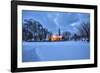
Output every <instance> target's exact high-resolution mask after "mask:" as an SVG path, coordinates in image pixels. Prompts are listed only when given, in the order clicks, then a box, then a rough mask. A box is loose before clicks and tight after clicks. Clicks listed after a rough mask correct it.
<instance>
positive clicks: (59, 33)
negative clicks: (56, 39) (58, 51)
mask: <svg viewBox="0 0 100 73" xmlns="http://www.w3.org/2000/svg"><path fill="white" fill-rule="evenodd" d="M58 35H59V36H60V35H61V31H60V28H59V29H58Z"/></svg>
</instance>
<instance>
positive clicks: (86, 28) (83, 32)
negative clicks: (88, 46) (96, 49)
mask: <svg viewBox="0 0 100 73" xmlns="http://www.w3.org/2000/svg"><path fill="white" fill-rule="evenodd" d="M77 29H78V31H79V34H80V36H81V38H84V39H86V40H87V41H90V23H82V24H81V25H80V26H79V27H77Z"/></svg>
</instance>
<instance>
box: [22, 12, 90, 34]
mask: <svg viewBox="0 0 100 73" xmlns="http://www.w3.org/2000/svg"><path fill="white" fill-rule="evenodd" d="M22 18H23V22H24V19H34V20H36V21H39V22H40V23H41V24H42V26H43V27H44V28H46V29H48V30H49V31H51V32H53V33H54V34H57V33H58V29H59V28H60V29H61V32H65V31H69V32H71V33H76V32H77V29H76V27H78V26H80V25H81V24H80V23H86V22H90V14H89V13H75V12H51V11H49V12H46V11H32V10H23V11H22Z"/></svg>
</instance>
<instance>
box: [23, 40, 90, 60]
mask: <svg viewBox="0 0 100 73" xmlns="http://www.w3.org/2000/svg"><path fill="white" fill-rule="evenodd" d="M89 58H90V44H89V43H88V42H84V41H63V42H23V49H22V60H23V62H34V61H56V60H79V59H89Z"/></svg>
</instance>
